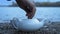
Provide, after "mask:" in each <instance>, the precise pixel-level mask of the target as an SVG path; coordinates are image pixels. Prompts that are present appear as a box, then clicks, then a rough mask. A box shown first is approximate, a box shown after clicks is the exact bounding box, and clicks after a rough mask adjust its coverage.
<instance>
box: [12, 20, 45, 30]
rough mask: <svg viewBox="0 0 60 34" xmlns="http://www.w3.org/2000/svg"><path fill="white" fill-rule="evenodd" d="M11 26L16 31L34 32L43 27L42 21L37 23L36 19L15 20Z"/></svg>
mask: <svg viewBox="0 0 60 34" xmlns="http://www.w3.org/2000/svg"><path fill="white" fill-rule="evenodd" d="M12 24H13V26H14V27H15V28H16V29H18V30H22V31H35V30H38V29H40V28H41V27H42V26H43V25H44V23H43V20H41V21H39V20H38V19H22V20H21V21H19V20H18V19H16V20H15V22H12Z"/></svg>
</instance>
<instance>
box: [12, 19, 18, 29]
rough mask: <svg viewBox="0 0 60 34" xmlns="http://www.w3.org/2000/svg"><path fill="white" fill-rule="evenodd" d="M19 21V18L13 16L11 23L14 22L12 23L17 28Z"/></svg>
mask: <svg viewBox="0 0 60 34" xmlns="http://www.w3.org/2000/svg"><path fill="white" fill-rule="evenodd" d="M18 21H19V19H17V18H13V19H12V20H11V23H12V25H13V27H14V28H15V29H18V27H17V26H16V24H17V23H16V22H18Z"/></svg>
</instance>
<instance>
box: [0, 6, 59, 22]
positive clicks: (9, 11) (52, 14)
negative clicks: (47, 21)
mask: <svg viewBox="0 0 60 34" xmlns="http://www.w3.org/2000/svg"><path fill="white" fill-rule="evenodd" d="M36 9H37V10H36V14H35V17H34V18H51V19H53V21H60V8H59V7H37V8H36ZM25 14H26V13H25V12H24V10H22V9H20V8H19V7H0V20H11V19H12V18H13V17H17V18H19V19H24V18H26V16H25Z"/></svg>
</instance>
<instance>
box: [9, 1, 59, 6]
mask: <svg viewBox="0 0 60 34" xmlns="http://www.w3.org/2000/svg"><path fill="white" fill-rule="evenodd" d="M35 5H36V6H37V7H60V2H36V3H35ZM9 7H18V5H17V3H15V2H12V4H11V5H9Z"/></svg>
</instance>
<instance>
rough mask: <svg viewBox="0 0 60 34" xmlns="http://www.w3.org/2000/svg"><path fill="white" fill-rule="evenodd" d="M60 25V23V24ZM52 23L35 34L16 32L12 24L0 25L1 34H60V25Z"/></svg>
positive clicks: (32, 33) (33, 33)
mask: <svg viewBox="0 0 60 34" xmlns="http://www.w3.org/2000/svg"><path fill="white" fill-rule="evenodd" d="M58 24H60V22H59V23H58ZM58 24H57V22H56V23H52V24H50V25H45V26H44V27H42V28H41V29H39V30H37V31H34V32H24V31H18V30H16V29H15V28H14V27H13V26H12V24H11V23H0V34H60V25H58Z"/></svg>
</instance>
